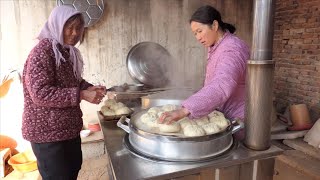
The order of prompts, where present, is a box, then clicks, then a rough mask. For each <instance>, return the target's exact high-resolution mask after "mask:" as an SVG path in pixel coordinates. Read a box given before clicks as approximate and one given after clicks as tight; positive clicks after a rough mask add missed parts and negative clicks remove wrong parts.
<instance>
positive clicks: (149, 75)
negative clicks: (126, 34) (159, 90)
mask: <svg viewBox="0 0 320 180" xmlns="http://www.w3.org/2000/svg"><path fill="white" fill-rule="evenodd" d="M170 62H171V55H170V54H169V52H168V51H167V50H166V49H165V48H164V47H162V46H161V45H160V44H157V43H154V42H141V43H139V44H137V45H135V46H133V47H132V48H131V50H130V51H129V53H128V56H127V68H128V71H129V74H130V76H131V78H132V79H133V80H134V81H136V82H138V83H143V84H146V85H149V86H151V87H164V86H165V85H167V84H168V82H169V81H168V77H167V76H168V73H169V66H170Z"/></svg>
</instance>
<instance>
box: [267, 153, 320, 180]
mask: <svg viewBox="0 0 320 180" xmlns="http://www.w3.org/2000/svg"><path fill="white" fill-rule="evenodd" d="M273 179H274V180H283V179H290V180H301V179H305V180H307V179H320V161H319V160H318V159H316V158H314V157H312V156H309V155H306V154H305V153H303V152H301V151H298V150H288V151H285V152H284V153H283V154H282V155H280V156H278V157H277V158H276V162H275V175H274V178H273Z"/></svg>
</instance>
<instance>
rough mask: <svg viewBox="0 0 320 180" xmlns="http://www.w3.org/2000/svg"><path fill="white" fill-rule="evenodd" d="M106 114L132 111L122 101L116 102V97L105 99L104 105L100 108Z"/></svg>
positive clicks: (120, 113) (122, 113) (123, 113)
mask: <svg viewBox="0 0 320 180" xmlns="http://www.w3.org/2000/svg"><path fill="white" fill-rule="evenodd" d="M100 111H101V113H102V114H103V115H104V116H115V115H127V114H130V113H131V112H132V110H131V109H130V108H128V107H127V106H126V105H124V104H123V103H122V102H118V103H117V102H116V101H115V100H114V99H107V100H106V101H104V106H102V107H101V109H100Z"/></svg>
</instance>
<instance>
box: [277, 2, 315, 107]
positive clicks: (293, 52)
mask: <svg viewBox="0 0 320 180" xmlns="http://www.w3.org/2000/svg"><path fill="white" fill-rule="evenodd" d="M274 30H275V31H274V48H273V58H274V60H275V61H276V69H275V86H274V92H275V97H276V101H277V102H278V104H279V106H278V107H279V108H281V107H286V106H287V105H289V104H293V103H306V104H308V106H309V107H310V108H311V109H314V110H315V111H318V112H319V109H320V105H319V104H320V0H310V1H306V0H278V1H276V9H275V26H274Z"/></svg>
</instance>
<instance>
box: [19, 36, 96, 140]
mask: <svg viewBox="0 0 320 180" xmlns="http://www.w3.org/2000/svg"><path fill="white" fill-rule="evenodd" d="M59 50H60V52H61V53H62V55H63V57H64V58H65V59H66V60H67V61H66V62H63V61H61V65H60V66H59V67H57V66H56V63H55V56H54V52H53V49H52V41H51V40H50V39H43V40H41V41H40V42H39V43H38V44H37V45H36V46H35V47H34V48H33V49H32V51H31V52H30V54H29V56H28V58H27V61H26V63H25V65H24V69H23V93H24V111H23V117H22V135H23V137H24V138H25V139H26V140H28V141H31V142H34V143H44V142H55V141H63V140H67V139H72V138H75V137H78V136H79V133H80V130H81V129H82V126H83V122H82V111H81V109H80V94H79V93H80V90H82V89H86V88H88V87H89V86H91V84H89V83H87V82H86V81H84V80H82V81H81V82H79V80H77V79H76V78H75V76H74V74H73V68H72V63H71V61H69V52H68V49H64V48H63V47H62V46H60V47H59Z"/></svg>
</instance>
